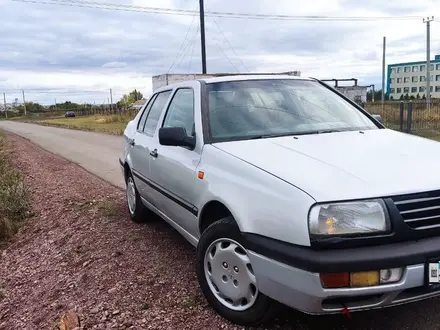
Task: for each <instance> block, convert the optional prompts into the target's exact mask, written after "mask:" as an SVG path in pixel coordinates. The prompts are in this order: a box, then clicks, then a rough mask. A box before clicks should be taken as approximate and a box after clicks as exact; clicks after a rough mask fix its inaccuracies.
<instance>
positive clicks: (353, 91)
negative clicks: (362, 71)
mask: <svg viewBox="0 0 440 330" xmlns="http://www.w3.org/2000/svg"><path fill="white" fill-rule="evenodd" d="M322 81H324V82H326V83H327V82H333V83H334V84H333V87H334V88H335V89H337V90H338V91H339V92H340V93H342V94H344V95H345V96H346V97H348V98H349V99H350V100H352V101H354V102H356V103H358V104H363V103H365V102H366V101H367V92H368V88H369V87H370V86H359V85H358V80H357V79H356V78H345V79H322ZM340 81H343V82H346V81H352V82H353V86H340V85H339V82H340Z"/></svg>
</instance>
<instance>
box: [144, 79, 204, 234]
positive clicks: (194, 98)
mask: <svg viewBox="0 0 440 330" xmlns="http://www.w3.org/2000/svg"><path fill="white" fill-rule="evenodd" d="M196 87H197V85H196ZM195 105H198V106H199V105H200V97H199V92H198V91H197V92H195V90H194V88H193V87H181V88H177V89H176V91H175V93H174V95H173V97H172V99H171V101H170V103H169V105H168V107H167V111H166V112H165V114H164V116H163V118H162V125H161V127H184V128H185V130H186V132H187V134H188V135H192V136H195V137H196V147H195V148H194V150H190V149H188V148H184V147H175V146H163V145H160V144H159V137H158V132H156V136H155V139H154V144H155V148H156V152H157V154H156V156H155V157H152V158H151V160H150V172H151V178H152V180H154V182H155V184H156V188H157V189H156V190H157V193H156V200H155V201H156V203H157V205H159V207H160V210H161V211H162V212H163V213H164V214H165V215H166V216H167V217H169V218H170V219H171V220H172V221H174V222H175V223H176V224H178V225H179V226H180V227H182V228H183V229H185V230H186V231H187V232H188V233H189V234H191V235H192V236H194V237H197V233H198V221H197V214H198V209H197V207H196V206H195V204H196V201H197V200H198V192H199V189H198V187H199V185H201V182H200V179H199V178H198V175H197V173H196V169H197V166H198V164H199V162H200V157H201V150H202V145H203V143H202V141H203V139H202V130H201V125H196V124H195V122H196V121H200V122H201V117H200V116H199V113H198V112H195V108H196V107H195ZM195 113H196V114H197V116H195ZM195 118H197V120H195ZM158 130H159V128H158Z"/></svg>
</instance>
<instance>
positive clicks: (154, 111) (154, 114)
mask: <svg viewBox="0 0 440 330" xmlns="http://www.w3.org/2000/svg"><path fill="white" fill-rule="evenodd" d="M170 95H171V91H166V92H162V93H159V94H157V97H156V99H155V100H154V102H153V105H152V106H151V109H150V111H149V113H148V117H147V121H146V122H145V127H144V133H145V134H147V135H150V136H153V135H154V132H155V131H156V127H157V123H158V122H159V118H160V115H161V113H162V110H163V108H164V107H165V104H166V103H167V101H168V98H169V97H170Z"/></svg>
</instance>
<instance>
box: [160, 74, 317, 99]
mask: <svg viewBox="0 0 440 330" xmlns="http://www.w3.org/2000/svg"><path fill="white" fill-rule="evenodd" d="M280 79H283V80H285V79H290V80H308V81H313V80H314V79H313V78H303V77H298V76H291V75H283V74H280V75H272V74H271V75H264V74H263V75H259V74H248V75H246V74H243V75H231V76H227V75H226V76H220V77H210V78H199V79H188V80H184V81H179V82H175V83H172V84H169V85H166V86H162V87H159V88H157V89H156V90H154V91H153V93H152V95H154V94H155V93H160V92H163V91H167V90H172V89H176V88H179V87H182V86H185V84H187V83H188V82H194V81H203V82H205V83H206V84H214V83H219V82H228V81H243V80H280Z"/></svg>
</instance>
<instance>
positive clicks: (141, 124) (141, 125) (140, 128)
mask: <svg viewBox="0 0 440 330" xmlns="http://www.w3.org/2000/svg"><path fill="white" fill-rule="evenodd" d="M156 95H157V94H155V95H153V96H152V97H151V99H150V102H148V104H147V106H146V107H145V108H144V112H143V113H142V115H141V119H139V122H138V126H137V130H138V131H139V132H142V131H143V129H144V125H145V120H146V119H147V116H148V111H150V109H151V105H152V104H153V102H154V98H155V97H156Z"/></svg>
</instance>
